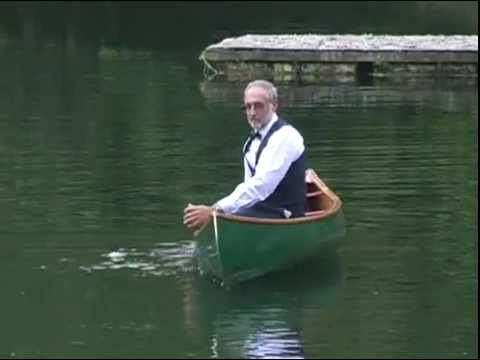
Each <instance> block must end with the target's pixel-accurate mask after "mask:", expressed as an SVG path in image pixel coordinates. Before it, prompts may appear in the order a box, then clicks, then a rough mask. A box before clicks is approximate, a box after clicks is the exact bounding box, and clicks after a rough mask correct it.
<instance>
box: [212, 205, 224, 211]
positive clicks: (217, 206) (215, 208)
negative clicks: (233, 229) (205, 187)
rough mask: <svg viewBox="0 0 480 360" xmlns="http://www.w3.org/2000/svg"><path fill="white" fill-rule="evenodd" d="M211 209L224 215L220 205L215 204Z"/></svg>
mask: <svg viewBox="0 0 480 360" xmlns="http://www.w3.org/2000/svg"><path fill="white" fill-rule="evenodd" d="M211 208H212V209H213V211H216V212H218V213H223V212H224V211H223V209H222V208H221V207H220V205H218V204H217V203H215V204H213V205H212V206H211Z"/></svg>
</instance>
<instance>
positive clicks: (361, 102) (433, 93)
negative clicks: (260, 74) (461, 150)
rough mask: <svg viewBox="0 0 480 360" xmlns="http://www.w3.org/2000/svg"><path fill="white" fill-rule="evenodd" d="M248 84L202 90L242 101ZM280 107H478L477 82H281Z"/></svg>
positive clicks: (207, 95) (219, 99)
mask: <svg viewBox="0 0 480 360" xmlns="http://www.w3.org/2000/svg"><path fill="white" fill-rule="evenodd" d="M245 85H246V83H234V82H214V81H204V82H202V83H201V84H200V91H201V93H202V95H203V97H204V99H205V100H206V101H207V102H208V103H212V104H214V103H234V104H235V103H240V102H241V101H242V98H243V89H244V88H245ZM278 92H279V98H280V99H279V100H280V106H282V107H285V106H287V107H288V106H295V107H310V106H311V107H322V108H337V107H341V108H348V107H352V108H386V107H388V108H391V107H395V106H409V105H413V106H428V107H432V108H437V109H440V110H444V111H458V110H461V111H464V110H465V109H472V110H473V111H474V112H475V113H476V112H477V109H478V104H477V98H478V90H477V82H476V80H475V79H473V80H471V81H461V82H460V83H457V84H456V83H455V82H451V81H450V82H448V83H445V82H443V83H439V84H435V83H429V82H427V83H413V84H408V83H407V84H398V85H396V84H394V83H388V84H384V85H377V86H357V85H355V84H342V85H339V84H337V85H335V86H331V85H327V84H325V85H320V84H315V85H314V84H310V85H307V84H304V85H295V84H280V85H278Z"/></svg>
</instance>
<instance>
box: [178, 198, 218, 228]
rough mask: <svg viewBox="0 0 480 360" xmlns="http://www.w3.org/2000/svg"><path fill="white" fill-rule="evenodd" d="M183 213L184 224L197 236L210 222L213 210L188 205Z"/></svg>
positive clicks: (203, 206)
mask: <svg viewBox="0 0 480 360" xmlns="http://www.w3.org/2000/svg"><path fill="white" fill-rule="evenodd" d="M183 213H184V215H183V223H184V224H185V225H186V226H187V227H188V228H189V229H190V230H193V231H194V235H195V236H196V235H197V234H198V233H200V231H202V230H203V228H204V227H205V226H207V224H208V223H209V222H210V218H211V216H212V213H213V208H211V207H210V206H206V205H192V204H188V206H187V207H186V208H185V210H183Z"/></svg>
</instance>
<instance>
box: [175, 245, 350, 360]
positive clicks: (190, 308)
mask: <svg viewBox="0 0 480 360" xmlns="http://www.w3.org/2000/svg"><path fill="white" fill-rule="evenodd" d="M342 279H343V272H342V269H341V262H340V257H339V255H338V254H337V252H336V251H335V250H334V249H330V250H329V251H327V252H326V253H324V254H322V255H320V256H318V257H315V258H313V259H311V260H310V261H309V262H307V263H303V264H299V265H297V266H296V267H294V268H291V269H288V270H285V271H282V272H278V273H274V274H270V275H266V276H264V277H261V278H258V279H256V280H252V281H250V282H246V283H242V284H239V285H237V286H236V287H234V288H231V289H225V290H222V289H220V288H215V289H212V288H211V287H212V285H211V284H209V283H208V282H207V281H195V282H193V283H192V284H189V285H186V286H184V292H185V299H184V311H185V321H186V327H187V329H189V334H190V335H191V336H192V337H198V336H200V333H201V332H202V331H203V329H205V328H211V333H210V335H209V341H210V344H211V347H210V350H211V354H210V356H211V357H215V358H292V359H293V358H304V357H306V356H308V354H305V353H306V351H305V342H304V339H303V335H304V332H305V330H304V328H305V326H304V325H305V324H304V322H305V321H307V322H308V319H309V318H310V317H311V316H317V317H318V316H321V313H322V310H323V308H326V307H327V306H328V305H329V304H333V303H334V302H335V296H336V292H337V290H338V287H339V285H340V283H341V280H342ZM212 304H214V306H212Z"/></svg>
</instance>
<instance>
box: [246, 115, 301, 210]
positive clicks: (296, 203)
mask: <svg viewBox="0 0 480 360" xmlns="http://www.w3.org/2000/svg"><path fill="white" fill-rule="evenodd" d="M285 125H288V123H287V122H286V121H285V120H283V119H278V120H277V121H276V122H275V123H274V124H273V125H272V127H271V128H270V130H269V131H268V132H267V134H266V135H265V137H264V138H263V139H262V141H261V143H260V146H259V148H258V150H257V154H256V157H255V164H254V166H251V164H249V163H248V161H247V165H248V167H249V168H250V171H251V173H252V176H253V175H255V169H256V167H257V164H258V159H259V158H260V155H261V154H262V151H263V149H265V147H266V146H267V144H268V140H269V139H270V137H271V136H272V135H273V133H274V132H275V131H277V130H278V129H280V128H281V127H282V126H285ZM252 140H253V139H250V138H249V139H248V140H247V143H246V144H245V146H244V150H243V152H244V155H245V154H246V153H247V152H248V150H249V148H250V144H251V142H252ZM305 170H306V161H305V152H303V153H302V155H300V157H299V158H298V159H297V160H295V161H294V162H293V163H292V164H291V165H290V167H289V169H288V171H287V173H286V174H285V176H284V178H283V179H282V180H281V181H280V183H279V184H278V186H277V187H276V188H275V190H274V191H273V193H271V194H270V196H269V197H267V198H266V199H265V200H263V201H261V202H259V203H256V204H255V205H254V207H257V208H263V209H266V210H269V211H275V212H276V211H279V212H281V214H283V209H287V210H289V211H291V212H292V216H293V217H298V216H303V215H304V214H305V205H306V192H307V186H306V183H305Z"/></svg>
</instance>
